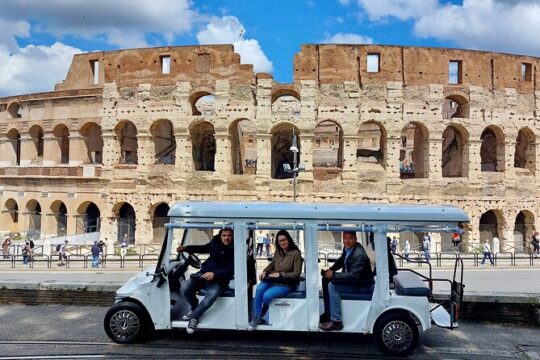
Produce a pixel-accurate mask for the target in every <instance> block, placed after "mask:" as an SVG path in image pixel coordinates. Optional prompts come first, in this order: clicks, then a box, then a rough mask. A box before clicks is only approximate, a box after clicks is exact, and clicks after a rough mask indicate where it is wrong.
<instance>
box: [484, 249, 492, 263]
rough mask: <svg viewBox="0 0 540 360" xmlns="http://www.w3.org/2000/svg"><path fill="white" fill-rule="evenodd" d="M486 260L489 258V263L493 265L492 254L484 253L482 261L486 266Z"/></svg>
mask: <svg viewBox="0 0 540 360" xmlns="http://www.w3.org/2000/svg"><path fill="white" fill-rule="evenodd" d="M486 258H488V259H489V261H490V262H491V265H493V257H491V253H490V252H484V258H483V259H482V265H484V263H485V262H486Z"/></svg>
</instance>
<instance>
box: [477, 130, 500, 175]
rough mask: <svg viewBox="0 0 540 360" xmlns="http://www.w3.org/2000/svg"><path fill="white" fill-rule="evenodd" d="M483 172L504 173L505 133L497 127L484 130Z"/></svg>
mask: <svg viewBox="0 0 540 360" xmlns="http://www.w3.org/2000/svg"><path fill="white" fill-rule="evenodd" d="M480 140H481V141H482V145H481V146H480V158H481V162H480V164H481V170H482V171H487V172H503V171H504V133H503V132H502V130H501V129H500V128H499V127H498V126H495V125H490V126H488V127H487V128H485V129H484V131H483V132H482V135H481V136H480Z"/></svg>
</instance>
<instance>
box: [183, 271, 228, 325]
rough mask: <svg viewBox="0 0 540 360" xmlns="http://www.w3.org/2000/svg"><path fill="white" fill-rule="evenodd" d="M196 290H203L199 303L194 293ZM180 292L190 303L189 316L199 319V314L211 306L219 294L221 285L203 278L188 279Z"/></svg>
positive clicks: (221, 289) (221, 290)
mask: <svg viewBox="0 0 540 360" xmlns="http://www.w3.org/2000/svg"><path fill="white" fill-rule="evenodd" d="M198 290H204V299H203V300H202V301H201V302H200V303H199V300H198V299H197V296H196V295H195V294H196V292H197V291H198ZM180 292H181V293H182V296H183V297H184V299H186V300H187V302H188V303H189V305H191V311H192V313H191V318H192V319H197V320H199V318H200V317H201V315H202V314H204V312H205V311H206V310H208V309H209V308H210V306H212V304H213V303H214V301H216V299H217V298H218V296H219V295H221V293H222V292H223V286H221V285H220V284H217V283H213V282H207V281H205V280H193V279H189V280H188V281H187V282H186V283H185V285H184V286H183V287H182V288H181V289H180Z"/></svg>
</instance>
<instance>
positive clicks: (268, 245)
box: [264, 244, 270, 256]
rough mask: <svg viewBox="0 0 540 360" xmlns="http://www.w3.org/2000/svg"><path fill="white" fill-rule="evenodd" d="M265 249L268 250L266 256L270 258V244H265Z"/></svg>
mask: <svg viewBox="0 0 540 360" xmlns="http://www.w3.org/2000/svg"><path fill="white" fill-rule="evenodd" d="M264 248H265V249H266V256H270V244H264Z"/></svg>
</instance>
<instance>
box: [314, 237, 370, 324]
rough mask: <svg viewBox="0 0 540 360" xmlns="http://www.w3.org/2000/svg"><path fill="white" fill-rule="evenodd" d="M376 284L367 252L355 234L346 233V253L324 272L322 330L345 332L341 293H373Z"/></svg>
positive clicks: (344, 246) (344, 243) (344, 248)
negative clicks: (371, 291)
mask: <svg viewBox="0 0 540 360" xmlns="http://www.w3.org/2000/svg"><path fill="white" fill-rule="evenodd" d="M340 269H341V272H337V270H340ZM372 284H373V272H372V270H371V264H370V261H369V257H368V255H367V253H366V250H365V249H364V247H363V246H362V245H360V244H359V243H358V242H357V241H356V233H355V232H354V231H345V232H343V253H342V254H341V256H340V257H339V259H338V260H337V261H336V262H335V263H334V265H332V266H331V267H330V269H327V270H323V271H322V286H323V297H324V314H322V315H321V320H320V322H321V323H320V325H319V328H320V329H321V330H324V331H332V330H341V329H343V322H342V321H341V296H340V292H355V293H358V292H361V291H369V290H370V288H371V285H372Z"/></svg>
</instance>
